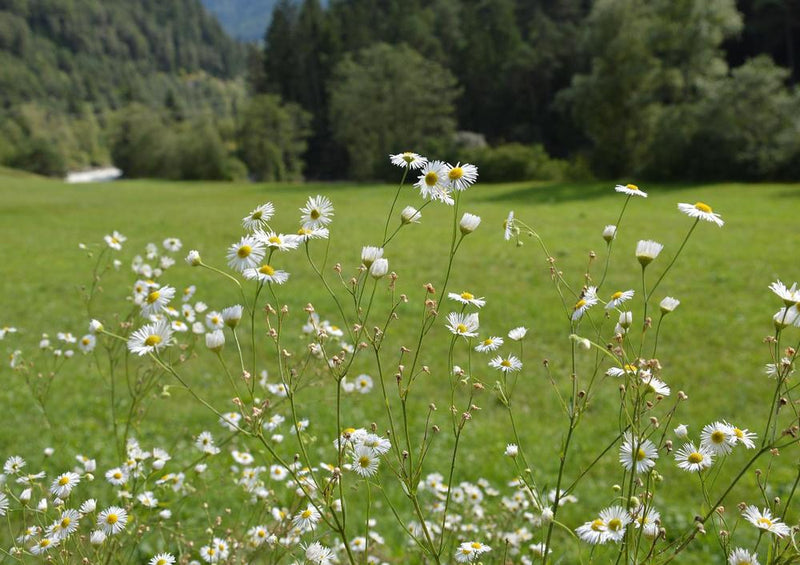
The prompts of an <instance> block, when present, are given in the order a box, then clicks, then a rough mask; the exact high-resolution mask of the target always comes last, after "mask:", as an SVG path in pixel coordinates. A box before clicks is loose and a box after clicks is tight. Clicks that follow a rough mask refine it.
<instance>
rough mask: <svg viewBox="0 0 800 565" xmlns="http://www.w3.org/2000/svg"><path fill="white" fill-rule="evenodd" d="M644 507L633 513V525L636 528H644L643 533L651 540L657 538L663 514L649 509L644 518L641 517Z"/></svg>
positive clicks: (639, 507)
mask: <svg viewBox="0 0 800 565" xmlns="http://www.w3.org/2000/svg"><path fill="white" fill-rule="evenodd" d="M642 509H643V507H642V506H641V505H640V506H638V507H637V508H636V510H634V511H633V512H631V517H632V518H633V525H634V526H635V527H636V528H643V531H642V533H643V534H644V535H645V537H648V538H650V539H653V538H655V537H656V536H657V535H658V527H659V521H660V520H661V514H660V513H659V512H658V511H656V510H654V509H653V508H652V507H650V508H648V509H647V512H645V514H644V516H642V515H641V512H642Z"/></svg>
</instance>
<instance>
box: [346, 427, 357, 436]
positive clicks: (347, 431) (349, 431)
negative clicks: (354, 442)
mask: <svg viewBox="0 0 800 565" xmlns="http://www.w3.org/2000/svg"><path fill="white" fill-rule="evenodd" d="M355 431H356V429H355V428H345V430H344V433H345V434H346V435H350V434H352V433H354V432H355Z"/></svg>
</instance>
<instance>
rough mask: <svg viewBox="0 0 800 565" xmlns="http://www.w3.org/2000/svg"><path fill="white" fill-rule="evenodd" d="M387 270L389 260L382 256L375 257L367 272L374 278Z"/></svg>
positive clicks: (382, 274)
mask: <svg viewBox="0 0 800 565" xmlns="http://www.w3.org/2000/svg"><path fill="white" fill-rule="evenodd" d="M388 272H389V260H388V259H384V258H383V257H381V258H378V259H375V262H374V263H372V265H371V266H370V268H369V274H370V276H371V277H372V278H374V279H379V278H381V277H383V276H384V275H386V273H388Z"/></svg>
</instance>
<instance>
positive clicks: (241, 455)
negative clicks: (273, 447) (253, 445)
mask: <svg viewBox="0 0 800 565" xmlns="http://www.w3.org/2000/svg"><path fill="white" fill-rule="evenodd" d="M231 457H233V460H234V461H236V462H237V463H238V464H239V465H245V466H247V465H252V464H253V462H255V460H256V459H255V457H253V456H252V455H251V454H250V453H248V452H246V451H238V450H236V449H234V450H233V451H231Z"/></svg>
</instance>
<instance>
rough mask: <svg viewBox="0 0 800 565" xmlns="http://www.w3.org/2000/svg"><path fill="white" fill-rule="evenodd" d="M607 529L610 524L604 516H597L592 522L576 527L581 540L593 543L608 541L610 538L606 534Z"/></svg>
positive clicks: (598, 543)
mask: <svg viewBox="0 0 800 565" xmlns="http://www.w3.org/2000/svg"><path fill="white" fill-rule="evenodd" d="M607 531H608V526H607V525H606V522H605V520H603V519H602V518H595V519H594V520H592V521H591V522H586V523H584V524H583V525H582V526H579V527H578V528H576V529H575V533H576V534H578V537H579V538H580V539H581V540H583V541H585V542H586V543H590V544H592V545H600V544H604V543H606V542H607V541H608V539H609V538H608V537H606V535H605V534H606V532H607Z"/></svg>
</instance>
